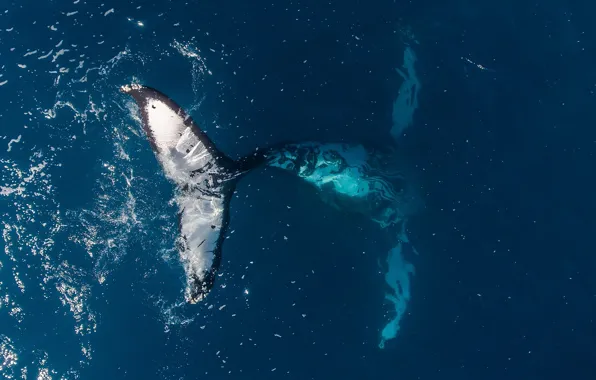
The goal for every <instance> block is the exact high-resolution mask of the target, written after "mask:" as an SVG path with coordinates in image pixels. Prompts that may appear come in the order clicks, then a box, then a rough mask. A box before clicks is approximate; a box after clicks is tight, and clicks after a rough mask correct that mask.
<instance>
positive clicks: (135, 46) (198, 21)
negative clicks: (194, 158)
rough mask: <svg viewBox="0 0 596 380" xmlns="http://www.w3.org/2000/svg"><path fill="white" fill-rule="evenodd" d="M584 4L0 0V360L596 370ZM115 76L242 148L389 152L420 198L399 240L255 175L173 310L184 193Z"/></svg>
mask: <svg viewBox="0 0 596 380" xmlns="http://www.w3.org/2000/svg"><path fill="white" fill-rule="evenodd" d="M592 8H593V6H592V5H591V4H590V3H589V2H564V1H561V0H557V1H555V0H549V1H546V2H542V3H535V2H524V1H521V2H519V1H504V2H477V1H476V2H472V1H455V2H447V3H446V2H439V1H434V2H433V1H418V2H407V1H392V0H391V1H390V0H386V1H379V2H375V3H370V2H361V1H342V2H337V1H331V2H320V1H292V2H261V1H256V2H240V1H229V2H215V1H188V2H183V1H167V2H154V3H153V2H148V1H136V2H134V1H133V2H129V3H126V4H124V3H122V2H115V1H107V0H106V1H103V2H92V1H84V0H69V1H46V2H40V1H20V2H5V3H3V4H0V100H1V104H2V105H1V106H0V168H1V169H0V170H1V174H0V215H1V228H2V241H1V243H0V244H1V245H2V251H1V252H0V374H1V375H2V376H3V377H4V378H8V379H20V378H23V379H25V378H27V379H30V378H37V379H75V378H80V379H103V378H116V379H138V378H147V379H152V378H156V379H195V378H200V379H220V378H229V379H254V378H259V379H277V378H284V379H329V378H347V379H380V378H386V379H398V378H400V379H454V378H457V379H504V378H506V379H559V378H561V377H571V378H574V379H592V378H594V376H595V375H596V364H594V363H596V328H595V319H596V312H595V310H596V280H595V278H596V277H595V276H594V273H596V258H595V256H594V253H593V252H594V248H595V247H594V244H593V241H592V240H593V239H592V235H593V231H594V230H595V227H596V223H595V222H594V217H593V214H594V213H595V212H596V202H595V201H594V198H593V196H592V191H593V187H594V182H595V181H594V175H593V167H594V162H595V161H594V160H595V159H594V150H595V141H596V132H594V129H593V128H592V127H591V126H592V125H594V124H595V123H596V120H595V119H596V118H595V116H594V113H593V112H592V111H593V107H592V103H593V102H594V101H595V97H594V91H595V90H594V83H595V80H596V70H595V68H594V67H595V66H594V62H595V57H596V55H595V52H594V46H595V43H596V35H595V32H596V30H595V28H594V26H593V22H592V20H591V15H592V14H593V9H592ZM131 82H133V83H142V84H146V85H149V86H152V87H155V88H157V89H159V90H160V91H163V92H164V93H166V94H168V96H170V97H171V98H172V99H174V100H176V101H177V102H178V103H179V104H180V105H181V106H182V107H183V108H184V109H186V110H187V111H188V112H189V113H190V114H191V115H192V117H193V118H194V120H195V121H196V122H197V123H198V124H199V125H201V127H202V128H204V130H205V131H206V132H207V133H208V134H209V136H210V137H211V139H212V140H213V141H214V142H215V143H216V144H217V146H218V147H219V148H220V149H221V150H222V151H224V152H226V153H227V154H229V155H230V156H231V157H233V158H238V157H242V156H243V155H246V154H248V153H250V152H252V151H253V150H254V149H255V148H257V147H262V146H268V145H271V144H276V143H279V142H283V141H313V140H314V141H324V142H346V143H358V144H365V145H366V146H369V147H374V148H375V149H381V150H388V151H390V152H391V153H392V157H393V162H392V164H393V166H394V168H395V170H397V171H399V172H400V173H402V174H403V176H404V178H406V179H407V181H408V183H409V184H410V186H411V187H412V188H413V189H415V193H416V202H414V203H415V204H414V205H404V208H405V209H408V210H409V211H410V212H409V213H408V217H407V223H406V224H405V228H404V230H403V232H401V231H399V236H400V240H399V242H400V243H398V245H397V246H396V245H395V244H396V242H395V240H394V239H392V238H394V237H395V234H394V236H392V237H388V235H387V234H386V233H385V231H384V230H382V229H380V228H379V226H378V225H376V224H375V223H371V221H370V219H369V218H366V217H365V216H363V215H360V214H358V213H354V212H350V210H346V209H342V208H337V207H330V206H329V205H328V204H327V203H326V202H325V201H324V198H322V197H321V194H319V193H318V192H317V191H315V189H313V187H312V186H310V185H309V184H308V183H305V182H303V181H299V180H297V179H296V178H294V177H292V176H290V175H288V174H286V173H277V172H275V171H273V170H267V169H263V170H257V171H255V172H253V173H250V174H249V175H248V176H247V177H246V178H245V179H243V180H242V181H240V182H239V184H238V188H237V192H236V194H235V197H234V199H233V201H232V205H231V221H230V228H229V232H228V235H227V238H226V241H225V245H224V248H223V262H222V267H221V269H220V276H219V277H218V280H217V283H216V286H215V288H214V289H213V291H212V292H211V293H210V294H209V296H208V297H207V299H206V300H205V301H204V302H202V303H200V304H198V305H188V304H186V303H185V302H184V297H183V291H184V284H185V279H184V273H183V269H182V266H181V265H180V261H179V259H178V252H177V251H176V247H175V239H176V236H177V233H178V231H177V218H176V212H177V208H176V205H175V203H174V198H175V191H174V188H173V186H172V184H171V183H170V182H168V180H167V179H166V178H165V177H164V175H163V173H162V170H161V168H160V167H159V164H158V162H157V160H156V159H155V155H154V154H153V152H152V151H151V148H150V145H149V144H148V143H147V139H146V137H145V136H144V135H143V131H142V129H141V128H140V125H139V120H138V114H137V110H136V108H135V106H134V104H133V103H132V101H131V100H130V99H129V98H128V97H127V96H126V95H124V94H121V93H120V92H119V87H120V86H122V85H125V84H128V83H131ZM387 295H389V297H387ZM387 326H389V328H388V327H387ZM388 330H390V331H389V335H390V339H384V338H383V332H384V331H385V332H387V331H388ZM393 335H395V336H394V337H393ZM380 346H383V348H380Z"/></svg>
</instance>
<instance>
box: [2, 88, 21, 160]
mask: <svg viewBox="0 0 596 380" xmlns="http://www.w3.org/2000/svg"><path fill="white" fill-rule="evenodd" d="M0 85H1V84H0ZM18 142H21V135H19V137H17V138H16V139H10V141H9V142H8V149H7V150H6V151H7V152H10V150H11V149H12V144H15V143H18Z"/></svg>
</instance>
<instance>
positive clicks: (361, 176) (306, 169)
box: [121, 84, 406, 303]
mask: <svg viewBox="0 0 596 380" xmlns="http://www.w3.org/2000/svg"><path fill="white" fill-rule="evenodd" d="M121 91H122V92H124V93H127V94H129V95H131V96H132V97H133V99H134V100H135V102H136V103H137V105H138V107H139V110H140V113H141V123H142V127H143V130H144V131H145V133H146V135H147V138H148V140H149V142H150V144H151V147H152V148H153V150H154V152H155V154H156V157H157V159H158V161H159V163H160V164H161V166H162V168H163V170H164V173H165V175H166V177H167V178H168V179H169V180H170V181H172V182H173V183H174V184H175V185H176V187H177V196H176V203H177V205H178V208H179V230H180V235H179V237H178V239H177V246H178V250H179V253H180V259H181V261H182V264H183V267H184V270H185V273H186V279H187V286H186V289H185V298H186V300H187V301H188V302H190V303H196V302H199V301H201V300H202V299H204V298H205V296H206V295H207V294H208V293H209V291H210V290H211V288H212V287H213V284H214V281H215V276H216V273H217V270H218V268H219V265H220V263H221V252H222V244H223V241H224V237H225V233H226V230H227V227H228V222H229V205H230V200H231V197H232V194H233V192H234V190H235V184H236V181H237V180H238V179H239V178H241V177H242V176H243V175H244V174H245V173H247V172H248V171H250V170H251V169H254V168H256V167H259V166H269V167H275V168H279V169H283V170H286V171H289V172H291V173H294V174H295V175H297V176H298V177H300V178H302V179H303V180H305V181H306V182H308V183H310V184H312V185H313V186H314V187H315V188H317V189H318V190H319V191H320V194H321V195H322V196H323V199H324V200H326V201H328V202H329V203H330V204H332V205H334V206H336V207H340V208H345V209H349V210H353V211H357V212H360V213H362V214H365V215H367V216H369V217H370V219H371V220H373V221H374V222H376V223H378V224H379V225H380V226H381V227H382V228H386V227H389V226H395V225H398V224H399V223H400V222H402V221H403V218H404V215H403V210H402V209H401V208H400V204H401V203H402V202H401V200H402V199H403V198H404V197H405V196H406V195H405V194H406V191H405V189H404V188H400V187H399V186H398V187H395V186H393V185H392V184H391V182H390V181H388V180H387V179H388V177H393V179H395V180H396V181H397V182H400V180H401V178H400V176H399V175H395V176H387V173H386V172H385V173H381V172H380V171H379V169H378V165H377V164H378V162H376V161H378V160H379V156H378V155H375V154H372V153H371V152H370V151H367V150H366V149H364V147H362V146H361V145H349V144H321V143H316V142H305V143H299V144H286V145H282V146H279V147H273V148H268V149H260V150H257V151H256V152H255V153H254V154H251V155H249V156H247V157H244V158H242V159H240V160H236V161H235V160H232V159H231V158H229V157H228V156H226V155H225V154H224V153H222V152H221V151H219V150H218V149H217V147H216V146H215V145H214V144H213V142H212V141H211V140H210V139H209V137H208V136H207V135H206V134H205V133H204V132H203V131H202V130H201V129H200V128H199V127H198V126H197V124H195V122H194V121H193V120H192V118H191V117H190V116H188V115H187V114H186V113H185V112H184V110H182V108H181V107H180V106H178V105H177V104H176V103H174V102H173V101H172V100H171V99H170V98H168V97H167V96H166V95H164V94H163V93H161V92H159V91H157V90H155V89H152V88H150V87H146V86H142V85H137V84H133V85H126V86H123V87H122V88H121ZM394 182H395V181H394ZM402 228H403V226H402Z"/></svg>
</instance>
